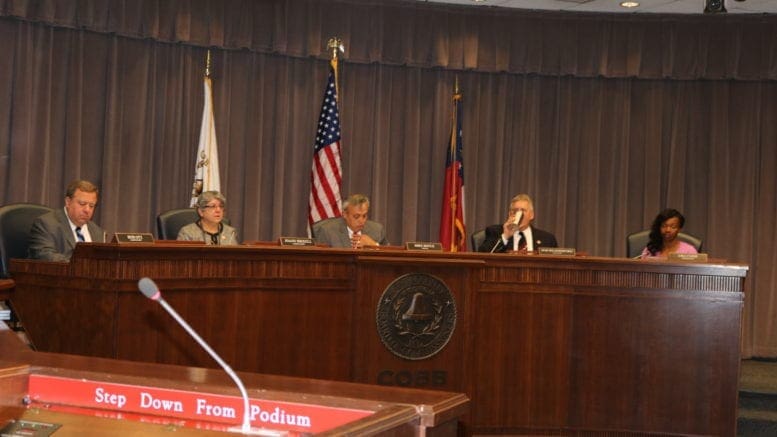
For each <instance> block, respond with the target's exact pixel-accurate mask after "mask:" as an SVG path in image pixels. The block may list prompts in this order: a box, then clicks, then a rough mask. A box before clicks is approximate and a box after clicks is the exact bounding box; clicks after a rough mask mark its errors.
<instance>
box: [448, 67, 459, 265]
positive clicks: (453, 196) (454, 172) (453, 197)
mask: <svg viewBox="0 0 777 437" xmlns="http://www.w3.org/2000/svg"><path fill="white" fill-rule="evenodd" d="M459 99H461V94H459V76H458V75H456V80H455V81H454V85H453V112H452V113H451V140H450V147H449V149H448V153H449V156H450V157H451V162H452V163H454V164H453V165H451V167H450V170H449V171H450V172H451V182H452V183H451V187H454V189H453V191H452V192H451V193H449V196H450V197H449V200H450V205H451V207H450V208H451V227H450V229H451V239H450V241H449V242H448V247H449V250H450V251H454V249H455V248H458V244H457V242H456V208H457V206H458V198H457V193H456V191H457V190H456V189H455V187H457V186H458V181H457V179H458V176H459V171H458V168H456V164H455V163H456V143H457V141H456V136H457V135H458V132H456V130H457V129H458V126H457V123H456V121H457V120H458V105H457V104H456V101H457V100H459Z"/></svg>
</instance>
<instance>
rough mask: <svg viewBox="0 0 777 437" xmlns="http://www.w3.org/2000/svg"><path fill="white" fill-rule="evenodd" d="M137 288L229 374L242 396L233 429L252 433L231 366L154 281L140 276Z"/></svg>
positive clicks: (245, 396) (245, 401)
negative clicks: (239, 420)
mask: <svg viewBox="0 0 777 437" xmlns="http://www.w3.org/2000/svg"><path fill="white" fill-rule="evenodd" d="M138 289H140V292H141V293H143V295H144V296H146V297H147V298H149V299H151V300H154V301H157V302H159V304H160V305H162V308H164V309H165V310H166V311H167V312H168V313H170V315H171V316H173V318H174V319H175V321H176V322H178V324H179V325H181V326H183V329H185V330H186V332H188V333H189V335H191V336H192V337H193V338H194V339H195V340H197V343H199V344H200V346H202V348H203V349H205V351H207V352H208V353H209V354H210V356H211V357H213V359H214V360H216V362H217V363H219V365H220V366H221V367H222V368H223V369H224V371H225V372H227V375H229V376H230V377H231V378H232V380H233V381H234V382H235V384H237V387H238V388H239V389H240V395H241V396H242V397H243V424H242V427H241V428H240V430H235V431H238V432H241V433H243V434H254V432H253V431H252V430H251V414H250V411H249V407H248V393H246V388H245V386H243V382H242V381H241V380H240V378H238V376H237V374H236V373H235V372H234V371H233V370H232V368H231V367H229V365H227V363H225V362H224V360H222V359H221V357H220V356H219V355H218V354H217V353H216V351H214V350H213V349H212V348H211V347H210V346H208V343H205V340H203V339H202V337H200V336H199V335H198V334H197V333H196V332H195V331H194V329H192V327H191V326H189V324H188V323H186V321H185V320H184V319H183V318H181V316H180V315H178V313H177V312H176V311H175V310H174V309H173V308H172V307H171V306H170V305H169V304H168V303H167V302H165V300H164V299H163V298H162V293H161V292H160V291H159V288H158V287H157V286H156V284H155V283H154V281H152V280H151V279H149V278H142V279H141V280H139V281H138Z"/></svg>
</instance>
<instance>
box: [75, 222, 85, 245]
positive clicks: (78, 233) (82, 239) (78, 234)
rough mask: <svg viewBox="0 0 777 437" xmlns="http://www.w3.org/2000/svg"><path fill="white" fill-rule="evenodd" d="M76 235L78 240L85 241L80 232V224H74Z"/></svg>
mask: <svg viewBox="0 0 777 437" xmlns="http://www.w3.org/2000/svg"><path fill="white" fill-rule="evenodd" d="M76 237H77V238H78V241H79V242H81V243H83V242H85V241H86V239H85V238H84V234H82V233H81V226H76Z"/></svg>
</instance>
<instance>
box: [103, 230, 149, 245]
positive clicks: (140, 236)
mask: <svg viewBox="0 0 777 437" xmlns="http://www.w3.org/2000/svg"><path fill="white" fill-rule="evenodd" d="M153 242H154V237H153V236H152V235H151V234H150V233H148V232H116V233H115V234H113V239H112V240H111V243H119V244H137V243H153Z"/></svg>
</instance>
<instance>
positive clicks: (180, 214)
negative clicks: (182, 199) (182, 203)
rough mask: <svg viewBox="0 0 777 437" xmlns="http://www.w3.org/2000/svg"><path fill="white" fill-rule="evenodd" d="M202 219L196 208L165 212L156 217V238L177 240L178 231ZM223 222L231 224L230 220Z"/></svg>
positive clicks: (224, 219) (226, 219) (223, 220)
mask: <svg viewBox="0 0 777 437" xmlns="http://www.w3.org/2000/svg"><path fill="white" fill-rule="evenodd" d="M199 218H200V215H199V214H197V209H195V208H180V209H171V210H169V211H165V212H163V213H161V214H159V215H158V216H156V236H157V239H159V240H175V239H176V238H178V231H180V230H181V228H182V227H184V226H186V225H188V224H189V223H194V222H196V221H197V220H198V219H199ZM221 221H222V222H223V223H224V224H225V225H228V224H229V219H228V218H226V217H224V218H223V219H221Z"/></svg>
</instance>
